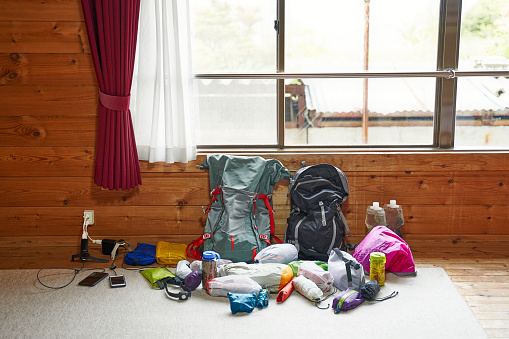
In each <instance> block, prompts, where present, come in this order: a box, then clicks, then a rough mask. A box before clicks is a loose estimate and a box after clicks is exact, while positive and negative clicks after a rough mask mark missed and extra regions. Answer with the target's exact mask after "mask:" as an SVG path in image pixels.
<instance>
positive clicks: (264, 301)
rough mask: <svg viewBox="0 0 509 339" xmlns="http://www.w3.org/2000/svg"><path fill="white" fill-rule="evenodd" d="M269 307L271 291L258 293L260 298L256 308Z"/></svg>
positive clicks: (263, 290) (257, 300) (262, 290)
mask: <svg viewBox="0 0 509 339" xmlns="http://www.w3.org/2000/svg"><path fill="white" fill-rule="evenodd" d="M267 306H269V291H268V290H265V289H261V290H260V292H259V293H258V298H257V299H256V307H258V308H259V309H262V308H264V307H267Z"/></svg>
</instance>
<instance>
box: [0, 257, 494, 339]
mask: <svg viewBox="0 0 509 339" xmlns="http://www.w3.org/2000/svg"><path fill="white" fill-rule="evenodd" d="M89 273H90V272H81V273H79V274H78V276H77V277H76V279H75V280H74V281H73V282H72V283H71V284H70V285H69V286H67V287H65V288H63V289H59V290H52V289H48V288H46V287H44V286H42V285H41V284H40V283H39V282H38V281H37V278H36V274H37V270H18V271H12V270H6V271H0V337H1V338H88V339H90V338H156V337H157V338H177V337H181V338H198V337H201V338H258V339H259V338H280V337H287V338H304V337H307V338H326V337H330V338H332V337H334V338H390V339H395V338H449V339H450V338H476V339H478V338H487V335H486V333H485V332H484V330H483V329H482V327H481V325H480V324H479V322H478V321H477V319H476V318H475V316H474V315H473V313H472V311H471V310H470V308H469V307H468V305H467V304H466V302H465V301H464V300H463V298H462V297H461V295H460V294H459V293H458V291H457V290H456V288H455V286H454V285H453V284H452V282H451V280H450V279H449V277H448V276H447V274H446V273H445V271H444V270H443V269H441V268H419V267H418V275H417V277H407V278H400V277H396V276H395V275H392V274H389V275H388V276H387V282H386V285H385V286H384V287H383V288H382V290H381V292H380V294H379V295H378V297H381V296H384V295H388V294H390V293H391V292H392V291H398V292H399V295H398V296H397V297H395V298H393V299H389V300H387V301H384V302H379V303H370V302H365V303H364V304H362V305H361V306H359V307H358V308H356V309H354V310H350V311H348V312H344V313H339V314H334V312H333V310H332V309H331V308H329V309H327V310H320V309H318V308H317V307H315V305H314V303H312V302H310V301H308V300H307V299H305V298H304V297H303V296H301V295H300V294H298V293H297V292H294V293H293V294H292V295H291V296H290V297H289V298H288V300H287V301H285V302H284V303H281V304H278V303H277V302H276V300H275V298H276V296H275V295H271V296H270V302H269V306H268V307H266V308H264V309H262V310H259V309H255V310H254V311H253V312H252V313H250V314H247V313H244V314H237V315H232V314H231V311H230V304H229V301H228V299H227V298H221V297H211V296H209V295H207V294H206V293H205V292H204V291H203V290H202V289H201V287H199V288H198V289H197V290H196V291H194V292H193V293H192V297H191V299H190V300H188V301H174V300H171V299H169V298H168V297H167V296H166V295H165V293H164V292H163V291H161V290H155V289H152V288H151V287H150V285H149V283H148V282H147V281H146V280H145V278H144V277H143V276H142V275H141V274H140V273H139V272H137V271H126V270H123V269H117V273H119V274H125V275H126V280H127V287H124V288H117V289H112V288H110V287H109V282H108V281H107V280H104V281H102V282H100V283H99V284H98V285H97V286H95V287H84V286H78V285H77V283H78V281H80V280H81V279H83V278H84V277H85V276H87V275H88V274H89ZM109 273H112V272H111V271H109ZM40 276H41V281H43V282H44V283H45V284H47V285H50V284H51V285H52V286H61V285H64V284H65V283H67V282H69V281H70V279H71V278H72V273H70V272H69V271H62V270H59V271H53V270H52V271H49V270H48V271H43V272H42V273H41V275H40ZM327 304H331V306H332V297H331V298H329V299H328V300H326V301H324V302H322V303H321V304H320V306H321V307H325V306H327Z"/></svg>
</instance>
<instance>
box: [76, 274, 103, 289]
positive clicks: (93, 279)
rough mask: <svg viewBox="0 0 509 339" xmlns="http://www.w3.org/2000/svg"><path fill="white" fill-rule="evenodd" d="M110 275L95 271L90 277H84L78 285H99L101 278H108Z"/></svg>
mask: <svg viewBox="0 0 509 339" xmlns="http://www.w3.org/2000/svg"><path fill="white" fill-rule="evenodd" d="M107 276H108V273H104V272H93V273H91V274H90V275H89V276H88V277H86V278H85V279H83V280H82V281H80V282H79V283H78V285H81V286H95V285H97V284H98V283H99V282H100V281H101V280H103V279H104V278H106V277H107Z"/></svg>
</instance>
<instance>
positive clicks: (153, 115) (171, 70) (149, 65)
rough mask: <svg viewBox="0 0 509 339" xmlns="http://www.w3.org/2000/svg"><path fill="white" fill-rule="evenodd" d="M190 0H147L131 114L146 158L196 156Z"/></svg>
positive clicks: (181, 159)
mask: <svg viewBox="0 0 509 339" xmlns="http://www.w3.org/2000/svg"><path fill="white" fill-rule="evenodd" d="M188 1H189V0H171V1H168V0H141V9H140V23H139V25H140V26H139V30H138V32H139V33H138V48H137V51H136V63H135V66H134V76H133V85H132V91H131V105H130V108H131V112H132V116H133V125H134V132H135V137H136V144H137V147H138V157H139V159H140V160H148V161H149V162H161V161H162V162H167V163H173V162H188V161H190V160H195V159H196V142H195V138H194V125H193V123H194V112H195V111H194V110H195V103H194V101H195V96H194V90H193V80H192V69H191V42H190V33H189V3H188Z"/></svg>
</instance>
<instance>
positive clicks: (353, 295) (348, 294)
mask: <svg viewBox="0 0 509 339" xmlns="http://www.w3.org/2000/svg"><path fill="white" fill-rule="evenodd" d="M363 302H364V298H363V297H362V294H360V292H357V291H356V290H351V289H347V290H345V291H343V292H341V293H340V294H338V296H337V297H335V298H334V300H333V301H332V308H333V309H334V313H339V312H341V311H348V310H351V309H353V308H356V307H357V306H359V305H360V304H362V303H363Z"/></svg>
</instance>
